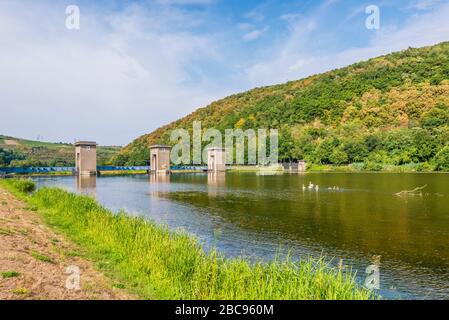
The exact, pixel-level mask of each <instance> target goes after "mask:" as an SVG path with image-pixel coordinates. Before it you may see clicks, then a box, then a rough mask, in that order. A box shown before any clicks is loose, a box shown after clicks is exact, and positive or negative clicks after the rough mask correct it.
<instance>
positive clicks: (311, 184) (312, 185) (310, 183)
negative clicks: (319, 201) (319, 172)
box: [309, 182, 315, 190]
mask: <svg viewBox="0 0 449 320" xmlns="http://www.w3.org/2000/svg"><path fill="white" fill-rule="evenodd" d="M313 188H315V185H314V184H313V183H312V182H309V190H313Z"/></svg>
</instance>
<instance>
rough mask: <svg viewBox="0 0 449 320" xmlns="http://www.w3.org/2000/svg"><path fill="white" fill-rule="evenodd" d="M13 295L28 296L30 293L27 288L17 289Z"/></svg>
mask: <svg viewBox="0 0 449 320" xmlns="http://www.w3.org/2000/svg"><path fill="white" fill-rule="evenodd" d="M13 293H14V294H17V295H26V294H28V293H30V291H29V290H28V289H27V288H15V289H14V290H13Z"/></svg>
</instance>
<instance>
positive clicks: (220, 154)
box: [207, 148, 226, 172]
mask: <svg viewBox="0 0 449 320" xmlns="http://www.w3.org/2000/svg"><path fill="white" fill-rule="evenodd" d="M207 170H208V171H209V172H225V171H226V150H225V149H224V148H209V149H207Z"/></svg>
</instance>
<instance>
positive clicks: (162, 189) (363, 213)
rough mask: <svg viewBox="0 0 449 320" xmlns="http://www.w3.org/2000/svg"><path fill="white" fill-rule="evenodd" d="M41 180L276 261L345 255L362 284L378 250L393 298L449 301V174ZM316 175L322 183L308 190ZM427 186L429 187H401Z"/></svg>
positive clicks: (384, 286) (226, 249)
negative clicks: (288, 256) (405, 192)
mask: <svg viewBox="0 0 449 320" xmlns="http://www.w3.org/2000/svg"><path fill="white" fill-rule="evenodd" d="M36 181H37V183H38V186H43V185H52V186H61V187H64V188H67V189H69V190H73V191H77V192H82V193H88V194H91V195H94V196H95V197H96V198H97V200H98V201H99V202H100V203H102V204H103V205H105V206H107V207H109V208H110V209H112V210H114V211H118V210H120V209H125V210H127V211H128V212H130V213H131V214H135V215H142V216H145V217H148V218H150V219H152V220H154V221H156V222H158V223H162V224H166V225H168V226H169V227H170V228H172V229H178V228H182V229H185V230H187V231H188V232H190V233H192V234H195V235H196V236H197V237H198V238H199V239H200V240H201V242H202V243H203V245H204V246H205V248H206V249H209V248H211V247H217V248H218V249H219V250H220V251H221V252H223V253H224V254H226V255H227V256H239V255H240V256H241V255H243V256H245V257H248V258H250V259H271V258H273V257H274V256H275V255H276V254H277V253H279V252H281V254H282V252H286V251H287V250H291V251H292V252H293V255H294V257H297V258H301V257H306V256H309V255H312V256H316V257H319V256H325V257H327V258H333V259H334V262H335V263H337V262H338V261H339V260H340V259H343V262H344V264H345V265H347V266H348V268H349V267H350V268H352V269H353V270H354V271H357V274H358V280H359V281H360V282H361V283H363V280H364V278H365V270H366V267H367V266H368V265H370V264H372V263H371V261H372V259H373V256H380V257H381V267H380V282H381V283H380V285H381V290H380V293H381V294H382V295H383V296H384V297H387V298H409V299H429V298H433V299H449V188H448V187H449V175H447V174H382V173H378V174H374V173H373V174H361V173H360V174H359V173H357V174H354V173H352V174H337V173H330V174H325V173H318V174H313V173H310V174H304V175H297V174H296V175H293V174H292V175H289V174H284V175H258V174H255V173H249V174H242V173H239V174H229V173H228V174H226V175H211V174H209V175H208V174H173V175H171V176H160V177H154V176H152V177H148V176H122V177H100V178H76V177H44V178H36ZM309 183H313V184H315V185H319V189H318V190H315V189H314V190H308V189H306V190H303V185H304V186H308V185H309ZM423 185H427V187H426V188H425V189H424V190H423V194H422V195H416V196H406V197H399V196H396V195H395V193H397V192H399V191H401V190H411V189H414V188H416V187H418V186H423ZM334 187H338V188H334ZM329 188H331V190H330V189H329Z"/></svg>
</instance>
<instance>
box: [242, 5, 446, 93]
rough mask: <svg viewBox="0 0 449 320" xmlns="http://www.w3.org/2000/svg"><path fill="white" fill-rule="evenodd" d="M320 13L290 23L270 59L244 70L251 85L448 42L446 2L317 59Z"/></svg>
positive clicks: (288, 78)
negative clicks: (358, 44)
mask: <svg viewBox="0 0 449 320" xmlns="http://www.w3.org/2000/svg"><path fill="white" fill-rule="evenodd" d="M321 14H322V12H321V11H320V12H317V13H316V14H315V15H310V16H308V18H307V19H305V18H304V19H301V20H299V21H297V20H295V21H293V22H292V21H290V20H289V21H290V23H291V26H290V35H289V37H288V39H287V40H286V41H285V42H284V43H283V44H282V45H281V46H279V47H278V48H277V50H276V53H275V54H274V56H273V57H271V58H269V59H264V60H261V61H258V62H257V63H255V64H253V65H251V66H250V67H248V68H247V69H246V72H247V75H248V77H249V79H250V81H251V83H252V85H253V86H261V85H269V84H273V83H281V82H285V81H288V80H295V79H300V78H303V77H306V76H309V75H312V74H316V73H320V72H325V71H328V70H332V69H335V68H339V67H344V66H347V65H350V64H352V63H354V62H358V61H361V60H366V59H369V58H372V57H376V56H379V55H383V54H387V53H391V52H393V51H398V50H403V49H406V48H408V47H410V46H413V47H421V46H426V45H432V44H436V43H439V42H442V41H448V40H449V24H448V23H447V17H449V3H448V4H445V5H441V6H440V7H438V8H437V9H435V10H432V11H429V12H426V13H424V14H420V15H415V16H412V17H411V18H410V19H409V20H408V21H407V22H406V23H405V24H404V25H403V26H401V27H390V28H388V27H385V28H383V29H382V30H380V31H378V32H375V33H373V36H372V39H371V40H370V42H369V45H367V46H366V47H363V48H349V49H347V50H343V51H341V52H337V53H333V54H328V55H320V56H316V55H315V54H314V53H310V52H309V50H308V47H309V46H310V43H313V42H314V41H315V38H316V36H314V34H315V31H316V28H317V24H318V23H319V21H320V15H321Z"/></svg>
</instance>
